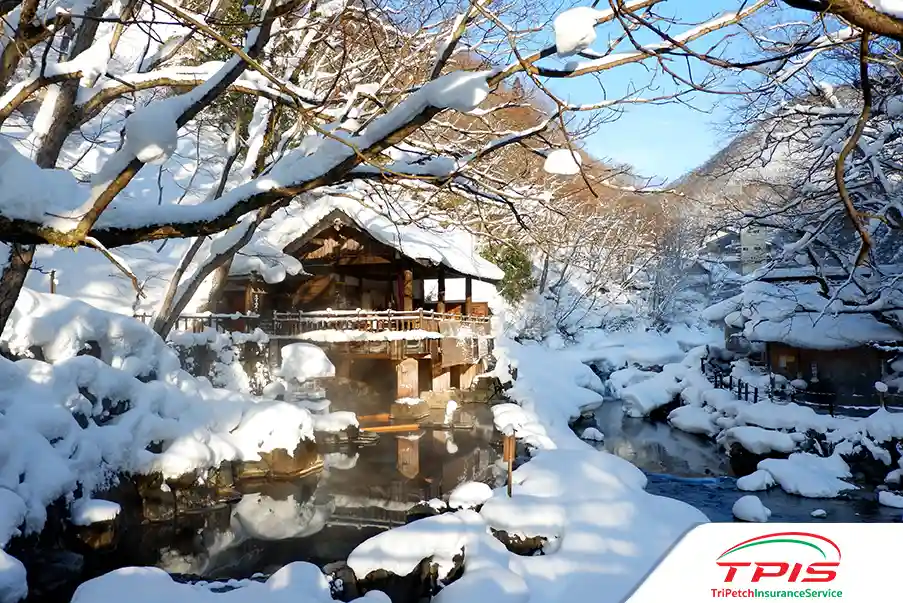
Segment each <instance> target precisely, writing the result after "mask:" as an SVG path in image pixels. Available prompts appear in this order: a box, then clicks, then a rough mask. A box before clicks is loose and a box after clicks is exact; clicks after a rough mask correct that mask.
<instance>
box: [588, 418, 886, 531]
mask: <svg viewBox="0 0 903 603" xmlns="http://www.w3.org/2000/svg"><path fill="white" fill-rule="evenodd" d="M595 416H596V423H597V425H598V426H599V429H600V430H601V431H602V433H604V434H605V441H604V442H600V443H599V444H598V447H599V448H600V449H603V450H607V451H608V452H611V453H612V454H615V455H617V456H619V457H621V458H623V459H626V460H628V461H630V462H631V463H633V464H634V465H636V466H637V467H639V468H640V469H642V470H643V471H644V472H646V474H647V476H648V477H649V485H648V486H647V488H646V489H647V490H648V491H649V492H650V493H652V494H658V495H661V496H668V497H671V498H677V499H679V500H682V501H684V502H687V503H689V504H691V505H693V506H694V507H697V508H698V509H700V510H701V511H702V512H703V513H705V514H706V515H707V516H708V517H709V519H711V520H712V521H733V515H732V514H731V507H732V506H733V504H734V502H735V501H736V500H737V499H738V498H740V497H741V496H743V495H744V494H748V493H747V492H741V491H739V490H737V487H736V480H735V479H734V478H733V477H732V476H731V475H730V473H731V471H730V466H729V464H728V462H727V457H726V456H725V454H724V451H723V450H721V449H720V448H719V447H718V446H716V445H715V444H714V443H713V442H709V441H706V440H704V439H702V438H699V437H696V436H692V435H689V434H686V433H683V432H681V431H678V430H676V429H673V428H671V427H670V426H668V425H667V424H665V423H653V422H650V421H647V420H644V419H632V418H630V417H626V416H625V415H624V413H623V412H622V411H621V404H620V402H619V401H617V400H610V401H608V402H606V403H605V404H603V405H602V406H601V407H600V408H599V409H597V410H596V411H595ZM753 494H756V495H757V496H758V497H759V498H760V499H761V500H762V502H763V503H764V504H765V506H766V507H768V508H769V509H771V511H772V516H771V519H770V521H773V522H775V521H787V522H817V521H833V522H846V523H859V522H890V521H893V522H898V521H901V519H903V516H901V511H900V510H899V509H893V508H890V507H884V506H881V505H879V504H878V503H877V502H876V501H875V500H874V498H872V497H873V494H871V493H862V494H861V495H857V494H854V495H852V496H850V497H849V498H847V499H812V498H802V497H799V496H791V495H789V494H785V493H784V492H783V491H782V490H780V489H779V488H772V489H771V490H768V491H766V492H755V493H753ZM816 509H823V510H824V511H826V512H827V516H826V517H824V518H823V519H817V518H814V517H812V516H811V513H812V511H814V510H816Z"/></svg>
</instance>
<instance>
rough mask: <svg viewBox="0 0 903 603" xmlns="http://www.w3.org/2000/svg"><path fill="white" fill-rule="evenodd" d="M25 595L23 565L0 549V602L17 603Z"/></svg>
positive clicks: (25, 583) (26, 591)
mask: <svg viewBox="0 0 903 603" xmlns="http://www.w3.org/2000/svg"><path fill="white" fill-rule="evenodd" d="M27 595H28V583H27V582H26V580H25V566H24V565H22V563H21V562H20V561H19V560H18V559H16V558H15V557H12V556H10V555H7V554H6V553H5V552H4V551H3V550H2V549H0V603H17V601H21V600H22V599H24V598H25V597H26V596H27Z"/></svg>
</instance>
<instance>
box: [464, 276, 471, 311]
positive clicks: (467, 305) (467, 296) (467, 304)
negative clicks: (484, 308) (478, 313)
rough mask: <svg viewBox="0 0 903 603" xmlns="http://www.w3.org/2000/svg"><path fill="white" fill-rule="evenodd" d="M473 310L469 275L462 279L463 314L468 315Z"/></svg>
mask: <svg viewBox="0 0 903 603" xmlns="http://www.w3.org/2000/svg"><path fill="white" fill-rule="evenodd" d="M472 311H473V279H472V278H470V277H469V276H468V277H467V278H465V279H464V315H465V316H470V313H471V312H472Z"/></svg>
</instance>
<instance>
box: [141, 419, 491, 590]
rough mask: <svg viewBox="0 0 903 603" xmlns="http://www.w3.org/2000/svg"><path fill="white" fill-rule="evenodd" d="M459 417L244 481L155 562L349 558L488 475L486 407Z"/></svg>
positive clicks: (203, 567)
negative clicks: (422, 507) (295, 470)
mask: <svg viewBox="0 0 903 603" xmlns="http://www.w3.org/2000/svg"><path fill="white" fill-rule="evenodd" d="M455 422H456V423H457V424H461V423H465V424H474V428H473V429H469V430H458V431H444V430H434V429H423V430H420V431H418V432H413V433H408V434H401V435H395V434H382V435H381V437H380V439H379V441H378V442H377V443H376V444H375V445H373V446H368V447H366V448H362V449H360V450H354V449H353V448H348V449H345V450H342V451H337V452H331V453H328V454H326V455H324V465H325V470H324V472H323V473H322V474H321V475H318V476H312V477H309V478H305V479H301V480H296V481H294V482H263V483H260V484H257V485H256V486H253V487H247V486H246V487H244V488H242V494H243V497H242V498H241V500H239V501H238V503H236V504H234V505H232V506H231V507H230V508H229V509H228V513H219V514H210V515H209V516H208V517H206V518H205V519H206V521H205V522H204V525H203V526H202V527H200V528H197V529H196V532H195V536H194V537H193V538H191V539H190V540H188V541H180V542H179V543H178V545H176V543H170V544H171V546H167V547H165V548H163V549H161V551H160V560H159V562H158V563H157V565H158V566H159V567H161V568H163V569H165V570H167V571H169V572H172V573H180V574H192V575H196V576H203V577H207V578H216V579H219V578H226V577H228V578H243V577H248V576H251V575H252V574H254V573H256V572H264V573H269V572H271V571H274V570H275V569H277V568H278V567H281V566H282V565H285V564H287V563H290V562H292V561H299V560H304V561H311V562H313V563H316V564H318V565H325V564H326V563H330V562H332V561H336V560H342V559H345V558H346V557H347V556H348V554H349V553H350V552H351V551H352V550H353V549H354V547H356V546H357V545H358V544H359V543H360V542H362V541H363V540H365V539H367V538H369V537H370V536H373V535H375V534H377V533H379V532H381V531H383V530H386V529H389V528H391V527H394V526H397V525H402V524H404V523H405V521H406V517H407V511H408V510H409V509H410V508H411V507H413V506H414V505H416V504H417V503H419V502H421V501H425V500H429V499H431V498H439V497H442V496H443V495H444V494H447V493H448V492H449V491H451V490H452V489H454V487H455V486H457V485H458V484H460V483H461V482H463V481H469V480H479V481H491V480H492V479H493V465H494V463H495V459H496V452H495V450H494V449H493V448H492V447H491V445H490V439H491V437H492V433H493V432H492V418H491V413H490V412H489V409H488V408H487V407H485V406H480V407H473V408H471V407H464V408H463V409H459V410H458V411H456V420H455Z"/></svg>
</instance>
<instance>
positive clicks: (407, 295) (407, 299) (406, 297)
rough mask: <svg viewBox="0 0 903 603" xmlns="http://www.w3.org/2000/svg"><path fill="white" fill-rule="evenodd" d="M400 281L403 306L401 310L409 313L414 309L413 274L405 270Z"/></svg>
mask: <svg viewBox="0 0 903 603" xmlns="http://www.w3.org/2000/svg"><path fill="white" fill-rule="evenodd" d="M402 279H403V281H402V296H403V305H402V308H401V309H402V310H404V311H406V312H410V311H411V310H413V309H414V272H413V271H412V270H405V271H404V272H403V273H402Z"/></svg>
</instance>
